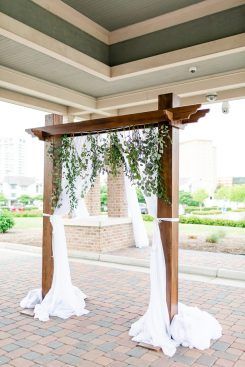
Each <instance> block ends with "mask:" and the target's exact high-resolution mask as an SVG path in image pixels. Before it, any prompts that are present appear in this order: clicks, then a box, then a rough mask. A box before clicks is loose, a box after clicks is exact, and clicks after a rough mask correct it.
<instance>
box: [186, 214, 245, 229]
mask: <svg viewBox="0 0 245 367" xmlns="http://www.w3.org/2000/svg"><path fill="white" fill-rule="evenodd" d="M180 223H184V224H204V225H208V226H223V227H240V228H245V220H238V221H236V220H231V219H213V218H202V217H185V216H183V215H181V216H180Z"/></svg>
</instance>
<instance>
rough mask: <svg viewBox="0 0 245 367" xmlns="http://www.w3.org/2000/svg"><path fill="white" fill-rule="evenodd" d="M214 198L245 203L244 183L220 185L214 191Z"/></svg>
mask: <svg viewBox="0 0 245 367" xmlns="http://www.w3.org/2000/svg"><path fill="white" fill-rule="evenodd" d="M215 198H216V199H223V200H230V201H235V202H237V203H245V185H234V186H231V187H226V186H221V187H220V188H219V189H218V190H217V191H216V193H215Z"/></svg>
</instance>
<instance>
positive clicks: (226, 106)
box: [222, 101, 230, 113]
mask: <svg viewBox="0 0 245 367" xmlns="http://www.w3.org/2000/svg"><path fill="white" fill-rule="evenodd" d="M222 112H223V113H229V112H230V105H229V102H228V101H225V102H223V103H222Z"/></svg>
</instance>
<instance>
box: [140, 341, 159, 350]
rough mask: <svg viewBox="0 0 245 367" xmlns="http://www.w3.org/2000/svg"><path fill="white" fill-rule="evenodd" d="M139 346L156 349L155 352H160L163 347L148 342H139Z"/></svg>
mask: <svg viewBox="0 0 245 367" xmlns="http://www.w3.org/2000/svg"><path fill="white" fill-rule="evenodd" d="M137 347H142V348H146V349H149V350H154V351H155V352H160V351H161V348H160V347H154V346H153V345H151V344H147V343H137Z"/></svg>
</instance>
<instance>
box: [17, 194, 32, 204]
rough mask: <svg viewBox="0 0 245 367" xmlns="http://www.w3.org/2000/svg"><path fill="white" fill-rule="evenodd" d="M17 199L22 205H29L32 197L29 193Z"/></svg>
mask: <svg viewBox="0 0 245 367" xmlns="http://www.w3.org/2000/svg"><path fill="white" fill-rule="evenodd" d="M18 201H19V202H20V203H21V204H23V205H29V204H32V202H33V198H32V197H31V196H30V195H21V196H20V197H19V198H18Z"/></svg>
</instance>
